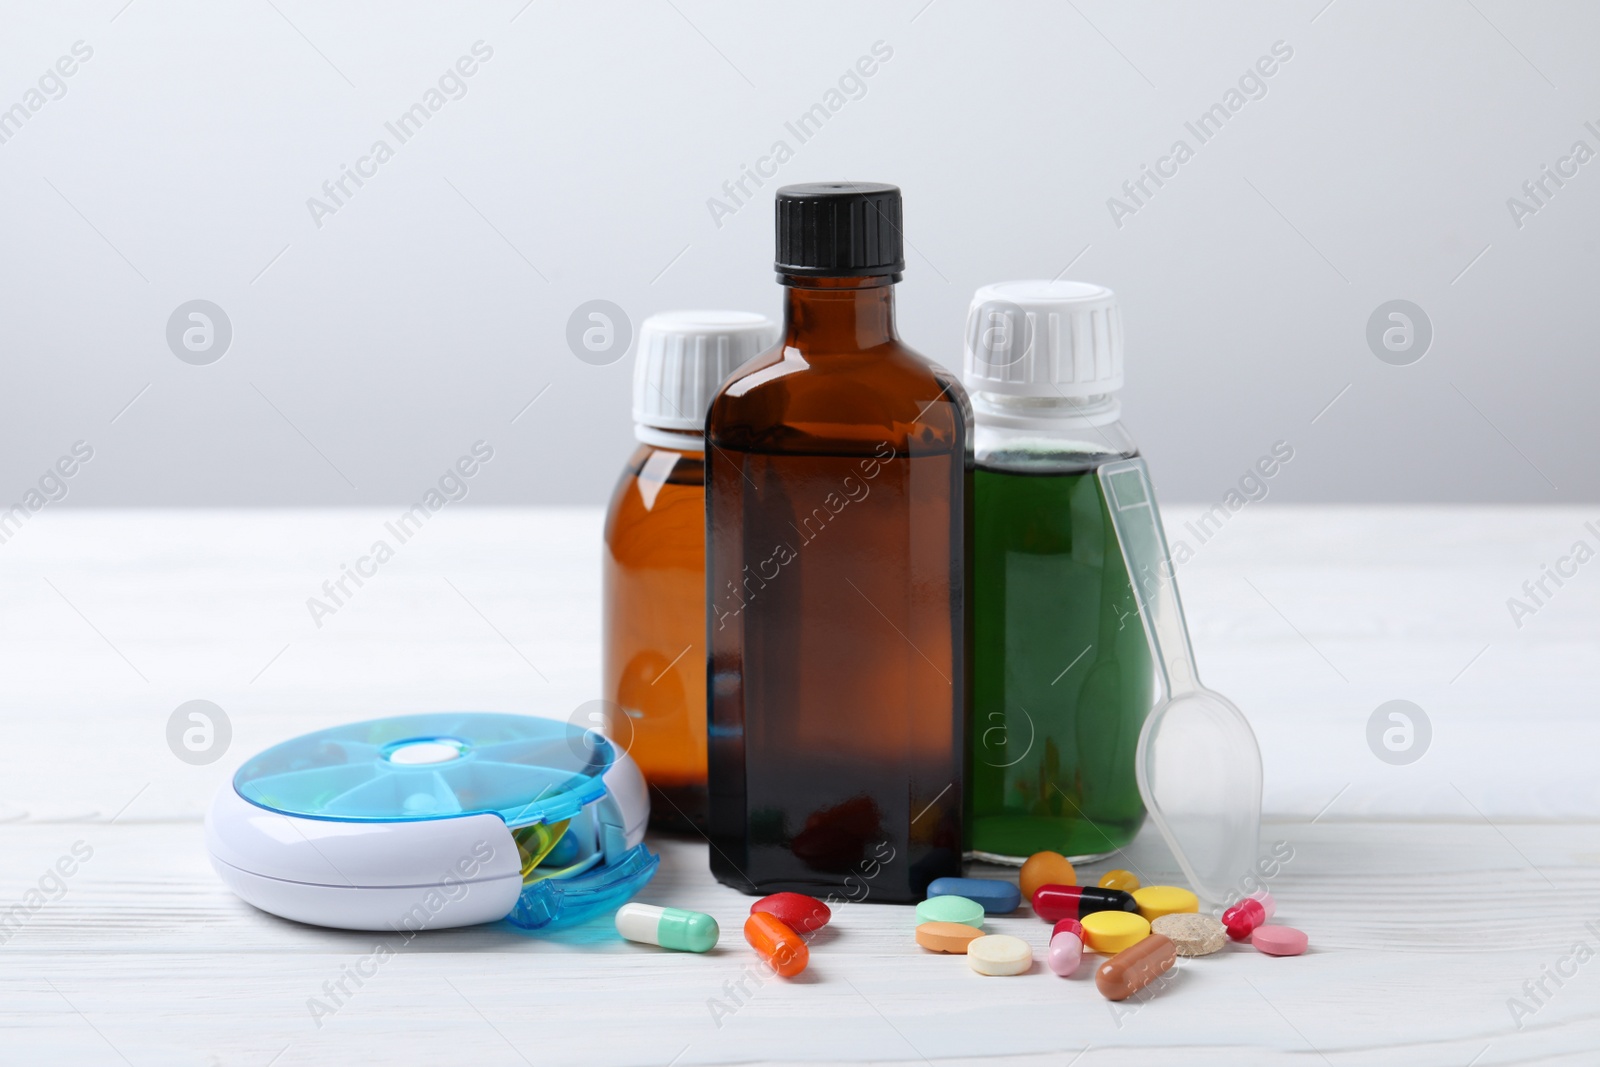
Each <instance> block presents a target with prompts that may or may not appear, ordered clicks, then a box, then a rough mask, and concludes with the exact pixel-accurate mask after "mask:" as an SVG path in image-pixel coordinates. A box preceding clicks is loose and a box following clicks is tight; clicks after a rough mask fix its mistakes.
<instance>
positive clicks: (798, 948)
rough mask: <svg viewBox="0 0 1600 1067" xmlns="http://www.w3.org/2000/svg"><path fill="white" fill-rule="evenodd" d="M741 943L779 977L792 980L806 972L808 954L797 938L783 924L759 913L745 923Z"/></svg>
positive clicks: (774, 918)
mask: <svg viewBox="0 0 1600 1067" xmlns="http://www.w3.org/2000/svg"><path fill="white" fill-rule="evenodd" d="M744 939H745V940H746V941H748V942H750V947H751V948H753V949H755V950H756V954H757V955H759V956H760V957H761V958H762V959H764V960H766V961H767V964H768V966H770V967H771V968H772V969H773V970H774V971H776V972H778V974H780V975H782V976H783V977H785V978H793V977H794V976H795V975H797V974H799V973H800V972H801V971H803V970H805V969H806V964H807V963H809V962H810V960H811V953H810V951H809V950H808V949H807V948H806V943H805V941H804V940H802V939H801V937H800V935H799V934H797V933H795V932H794V931H793V930H791V929H789V927H788V926H786V925H784V923H783V920H781V919H778V918H777V917H775V916H772V915H768V914H767V913H766V912H764V911H758V912H756V913H755V914H753V915H751V916H750V918H748V919H746V920H745V921H744Z"/></svg>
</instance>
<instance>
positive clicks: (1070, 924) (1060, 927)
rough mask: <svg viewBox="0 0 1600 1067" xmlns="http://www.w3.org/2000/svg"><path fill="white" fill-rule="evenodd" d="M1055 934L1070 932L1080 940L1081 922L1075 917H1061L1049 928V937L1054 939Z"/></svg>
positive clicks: (1081, 934)
mask: <svg viewBox="0 0 1600 1067" xmlns="http://www.w3.org/2000/svg"><path fill="white" fill-rule="evenodd" d="M1057 934H1072V935H1073V936H1074V937H1076V938H1077V939H1078V940H1079V941H1082V940H1083V924H1082V923H1081V922H1079V921H1078V920H1077V919H1061V920H1059V921H1057V923H1056V924H1055V926H1053V927H1051V928H1050V937H1051V938H1052V939H1054V938H1055V936H1056V935H1057Z"/></svg>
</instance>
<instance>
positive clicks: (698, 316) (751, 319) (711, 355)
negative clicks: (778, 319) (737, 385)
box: [633, 311, 778, 433]
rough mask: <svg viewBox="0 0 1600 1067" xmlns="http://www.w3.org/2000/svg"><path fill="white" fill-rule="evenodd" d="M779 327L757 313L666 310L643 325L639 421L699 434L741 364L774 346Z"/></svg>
mask: <svg viewBox="0 0 1600 1067" xmlns="http://www.w3.org/2000/svg"><path fill="white" fill-rule="evenodd" d="M777 339H778V328H777V326H776V325H774V323H773V322H772V320H771V319H769V318H767V317H766V316H765V315H758V314H756V313H755V312H751V311H664V312H662V313H660V314H659V315H651V316H650V317H649V318H648V319H645V320H644V324H643V325H642V326H640V327H639V354H638V356H637V357H636V359H635V362H634V365H633V421H634V422H636V423H639V424H640V425H641V426H648V427H653V428H655V429H658V430H677V431H679V432H685V431H690V432H694V433H699V432H701V431H702V430H704V429H705V421H706V408H707V407H709V406H710V404H711V398H712V397H714V396H716V395H717V389H718V388H720V387H721V385H722V383H723V382H724V381H726V380H727V378H728V375H730V374H732V373H733V372H734V371H735V370H737V369H738V368H739V366H740V365H741V364H743V363H745V362H746V361H748V360H749V359H751V358H753V357H755V356H757V355H760V354H761V353H762V352H765V351H766V350H767V349H769V348H771V347H772V346H773V344H774V343H776V342H777Z"/></svg>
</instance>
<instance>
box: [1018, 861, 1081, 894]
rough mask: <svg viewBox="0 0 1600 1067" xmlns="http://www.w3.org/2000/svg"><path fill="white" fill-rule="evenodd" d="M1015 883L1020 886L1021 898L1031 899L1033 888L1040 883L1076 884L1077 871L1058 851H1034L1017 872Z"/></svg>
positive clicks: (1036, 887) (1040, 884)
mask: <svg viewBox="0 0 1600 1067" xmlns="http://www.w3.org/2000/svg"><path fill="white" fill-rule="evenodd" d="M1017 884H1018V885H1020V886H1021V887H1022V899H1023V900H1032V899H1033V893H1034V890H1036V889H1038V888H1039V887H1040V886H1042V885H1077V884H1078V872H1077V871H1075V870H1073V869H1072V862H1071V861H1070V860H1068V859H1067V857H1065V856H1063V855H1062V854H1061V853H1059V852H1035V853H1034V854H1033V855H1031V856H1029V857H1028V858H1027V860H1026V861H1025V862H1024V863H1023V864H1022V870H1020V871H1018V872H1017Z"/></svg>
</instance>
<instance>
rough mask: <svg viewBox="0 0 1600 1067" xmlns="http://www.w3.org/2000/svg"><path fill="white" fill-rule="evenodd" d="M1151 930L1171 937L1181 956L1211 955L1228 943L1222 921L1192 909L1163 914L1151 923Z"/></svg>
mask: <svg viewBox="0 0 1600 1067" xmlns="http://www.w3.org/2000/svg"><path fill="white" fill-rule="evenodd" d="M1150 930H1151V932H1152V933H1157V934H1161V935H1162V936H1163V937H1170V938H1171V939H1172V943H1173V944H1174V945H1176V946H1178V955H1180V956H1209V955H1211V954H1212V953H1213V952H1215V951H1217V950H1218V949H1219V948H1221V947H1222V946H1223V945H1226V944H1227V943H1228V933H1227V931H1226V930H1224V929H1223V928H1222V924H1221V923H1219V922H1218V921H1217V920H1215V919H1213V918H1212V917H1211V916H1209V915H1198V914H1196V913H1194V912H1192V911H1190V912H1177V913H1175V914H1172V915H1163V916H1161V917H1160V918H1158V919H1156V920H1155V921H1154V922H1152V923H1151V924H1150Z"/></svg>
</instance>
